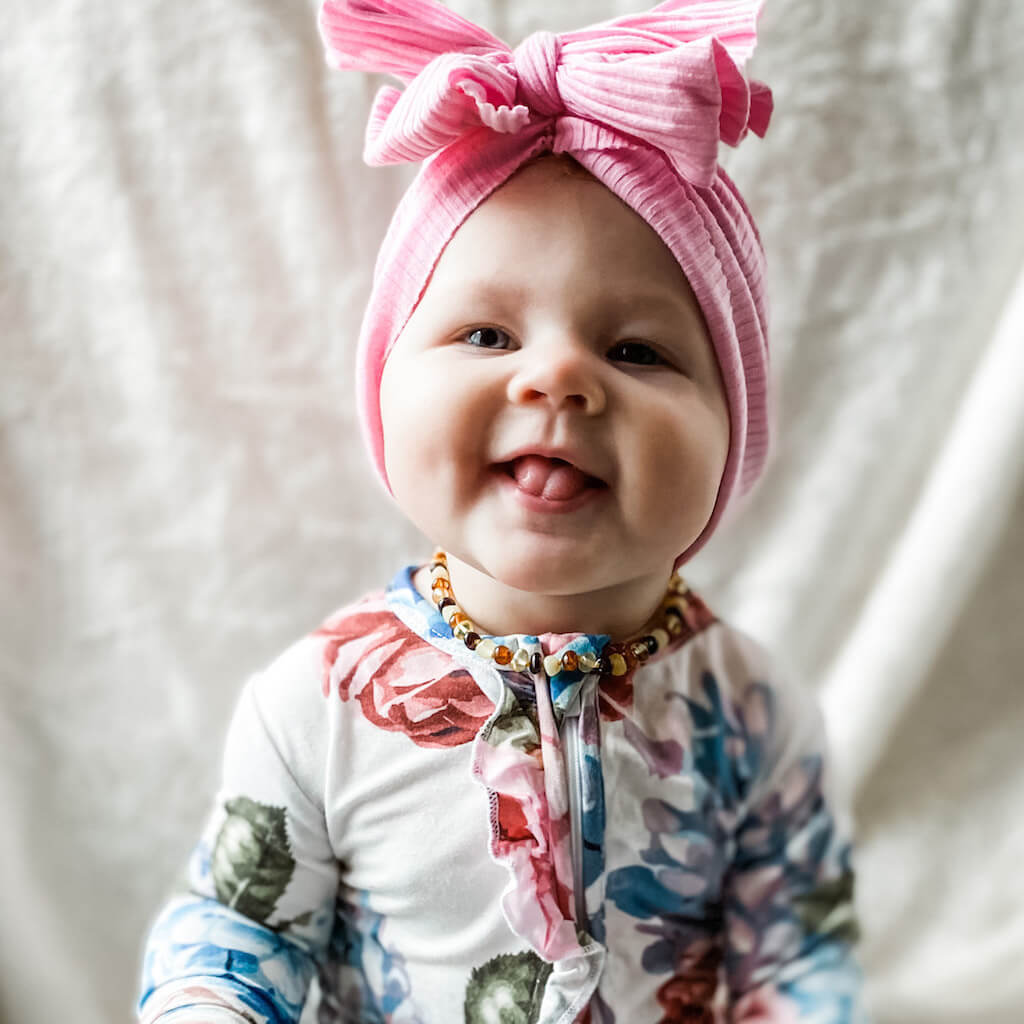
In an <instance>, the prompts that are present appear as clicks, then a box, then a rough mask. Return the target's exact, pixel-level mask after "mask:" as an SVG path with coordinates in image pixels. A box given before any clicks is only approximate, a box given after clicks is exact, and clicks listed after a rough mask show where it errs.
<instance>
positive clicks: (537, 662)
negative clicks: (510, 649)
mask: <svg viewBox="0 0 1024 1024" xmlns="http://www.w3.org/2000/svg"><path fill="white" fill-rule="evenodd" d="M543 667H544V659H543V658H542V657H541V656H540V651H534V652H533V654H531V655H530V671H531V672H532V673H533V674H534V675H535V676H536V675H540V670H541V669H542V668H543Z"/></svg>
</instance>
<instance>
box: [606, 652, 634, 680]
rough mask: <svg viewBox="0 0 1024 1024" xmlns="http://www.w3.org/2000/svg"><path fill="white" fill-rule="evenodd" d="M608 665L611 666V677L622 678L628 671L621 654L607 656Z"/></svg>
mask: <svg viewBox="0 0 1024 1024" xmlns="http://www.w3.org/2000/svg"><path fill="white" fill-rule="evenodd" d="M608 664H609V665H610V666H611V670H612V675H613V676H624V675H625V674H626V673H627V672H628V671H629V666H628V665H627V664H626V659H625V658H624V657H623V656H622V655H621V654H618V653H616V654H609V655H608Z"/></svg>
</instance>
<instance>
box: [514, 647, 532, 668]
mask: <svg viewBox="0 0 1024 1024" xmlns="http://www.w3.org/2000/svg"><path fill="white" fill-rule="evenodd" d="M529 664H530V652H529V651H526V650H523V648H522V647H520V648H519V650H518V651H516V653H515V654H513V655H512V667H513V668H514V669H515V670H516V671H517V672H525V671H526V669H527V668H528V667H529Z"/></svg>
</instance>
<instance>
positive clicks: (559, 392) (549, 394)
mask: <svg viewBox="0 0 1024 1024" xmlns="http://www.w3.org/2000/svg"><path fill="white" fill-rule="evenodd" d="M524 355H526V356H527V358H526V361H525V363H524V365H523V367H522V368H521V369H520V370H519V371H518V372H517V373H516V374H515V376H514V377H513V378H512V379H511V380H510V381H509V386H508V398H509V401H511V402H514V403H516V404H524V403H526V404H530V403H535V402H548V403H550V404H551V405H552V406H554V407H555V408H559V409H561V408H570V409H576V410H578V411H580V412H584V413H586V414H588V415H591V416H593V415H596V414H597V413H600V412H602V411H603V410H604V407H605V392H604V387H603V385H602V384H601V380H600V375H599V372H598V370H599V368H598V366H597V364H596V356H595V355H594V354H593V353H592V352H589V351H588V350H587V349H586V348H585V347H584V346H582V345H578V344H565V345H557V346H556V345H550V346H545V347H544V348H543V349H542V348H538V349H537V351H536V352H534V353H524Z"/></svg>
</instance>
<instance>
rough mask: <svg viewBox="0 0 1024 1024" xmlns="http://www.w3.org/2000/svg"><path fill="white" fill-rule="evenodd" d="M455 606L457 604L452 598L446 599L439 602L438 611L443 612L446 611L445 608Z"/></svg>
mask: <svg viewBox="0 0 1024 1024" xmlns="http://www.w3.org/2000/svg"><path fill="white" fill-rule="evenodd" d="M454 605H455V602H454V601H453V600H452V599H451V598H450V597H446V598H444V599H443V600H441V601H439V602H438V604H437V610H438V611H439V612H443V611H444V610H445V608H451V607H453V606H454Z"/></svg>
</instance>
